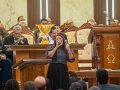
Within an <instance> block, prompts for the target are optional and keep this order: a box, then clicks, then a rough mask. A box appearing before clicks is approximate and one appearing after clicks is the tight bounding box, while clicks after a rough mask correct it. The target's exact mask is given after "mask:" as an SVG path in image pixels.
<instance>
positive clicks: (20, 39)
mask: <svg viewBox="0 0 120 90" xmlns="http://www.w3.org/2000/svg"><path fill="white" fill-rule="evenodd" d="M23 40H24V37H23V36H22V37H20V38H19V39H18V40H17V41H16V42H15V45H16V44H19V43H21V44H23V43H24V42H23Z"/></svg>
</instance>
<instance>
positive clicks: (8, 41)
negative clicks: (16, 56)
mask: <svg viewBox="0 0 120 90" xmlns="http://www.w3.org/2000/svg"><path fill="white" fill-rule="evenodd" d="M14 44H15V42H14V37H13V36H8V37H6V38H5V39H4V41H3V46H4V45H14ZM18 45H28V40H27V39H26V38H23V40H22V42H20V43H18Z"/></svg>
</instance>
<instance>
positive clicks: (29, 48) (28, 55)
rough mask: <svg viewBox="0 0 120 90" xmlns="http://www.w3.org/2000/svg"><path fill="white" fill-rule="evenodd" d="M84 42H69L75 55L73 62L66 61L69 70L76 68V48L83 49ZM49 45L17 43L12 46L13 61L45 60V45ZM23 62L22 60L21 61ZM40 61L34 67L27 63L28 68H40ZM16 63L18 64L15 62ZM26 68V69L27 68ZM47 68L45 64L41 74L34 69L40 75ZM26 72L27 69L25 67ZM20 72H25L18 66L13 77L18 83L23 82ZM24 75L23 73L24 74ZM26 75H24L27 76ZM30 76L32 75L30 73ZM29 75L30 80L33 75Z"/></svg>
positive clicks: (45, 72)
mask: <svg viewBox="0 0 120 90" xmlns="http://www.w3.org/2000/svg"><path fill="white" fill-rule="evenodd" d="M85 45H86V44H76V43H75V44H70V47H71V48H72V49H73V50H74V55H75V62H73V63H69V62H68V69H69V70H78V63H79V61H78V50H81V49H84V46H85ZM48 46H49V45H47V44H40V45H18V46H12V49H13V55H14V61H15V64H17V63H19V62H21V60H29V59H32V60H33V61H34V60H36V59H40V60H43V61H44V60H46V51H47V47H48ZM22 62H24V61H22ZM40 63H41V62H39V65H37V66H36V64H35V65H34V66H36V68H34V67H33V68H32V67H31V66H30V65H32V63H31V64H30V65H29V68H31V69H34V71H36V70H37V68H38V69H40ZM17 65H18V64H17ZM25 65H27V64H24V66H25ZM29 68H28V69H29ZM47 69H48V64H47V65H45V66H44V67H42V70H43V72H44V73H43V72H42V74H39V71H36V72H38V73H37V75H42V76H46V74H47ZM25 71H26V72H28V71H27V67H26V69H25ZM21 73H25V72H24V70H23V71H22V69H21V68H20V69H19V68H18V69H17V70H16V72H15V75H14V76H15V78H16V80H17V81H19V82H20V83H21V82H24V80H23V81H21V80H22V79H21V75H22V74H21ZM31 73H32V74H34V72H31ZM24 75H25V74H24ZM27 76H28V75H26V77H27ZM31 76H32V75H31ZM31 76H30V78H31V79H30V80H32V79H33V78H34V77H31Z"/></svg>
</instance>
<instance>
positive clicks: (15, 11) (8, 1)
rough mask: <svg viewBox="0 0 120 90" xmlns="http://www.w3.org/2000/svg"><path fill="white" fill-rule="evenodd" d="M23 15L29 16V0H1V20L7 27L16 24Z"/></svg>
mask: <svg viewBox="0 0 120 90" xmlns="http://www.w3.org/2000/svg"><path fill="white" fill-rule="evenodd" d="M21 15H22V16H24V17H25V18H27V0H0V20H1V21H2V23H3V24H4V25H5V27H6V28H7V29H8V28H10V27H11V26H13V25H14V24H16V23H17V17H18V16H21Z"/></svg>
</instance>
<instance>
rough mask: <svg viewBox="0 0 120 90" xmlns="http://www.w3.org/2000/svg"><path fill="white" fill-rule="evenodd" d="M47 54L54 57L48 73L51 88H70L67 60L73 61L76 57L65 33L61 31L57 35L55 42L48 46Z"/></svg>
mask: <svg viewBox="0 0 120 90" xmlns="http://www.w3.org/2000/svg"><path fill="white" fill-rule="evenodd" d="M47 56H48V57H50V58H52V62H51V63H50V65H49V68H48V73H47V77H48V79H49V80H50V87H51V90H57V89H64V90H68V83H69V75H68V67H67V61H71V62H73V61H74V60H75V58H74V56H73V53H72V52H71V49H70V47H69V44H68V43H67V37H66V35H65V34H62V33H59V34H58V35H57V36H56V40H55V42H54V44H53V45H52V46H49V47H48V52H47Z"/></svg>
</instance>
